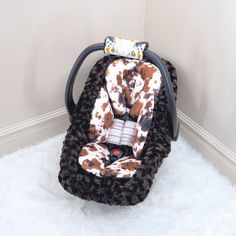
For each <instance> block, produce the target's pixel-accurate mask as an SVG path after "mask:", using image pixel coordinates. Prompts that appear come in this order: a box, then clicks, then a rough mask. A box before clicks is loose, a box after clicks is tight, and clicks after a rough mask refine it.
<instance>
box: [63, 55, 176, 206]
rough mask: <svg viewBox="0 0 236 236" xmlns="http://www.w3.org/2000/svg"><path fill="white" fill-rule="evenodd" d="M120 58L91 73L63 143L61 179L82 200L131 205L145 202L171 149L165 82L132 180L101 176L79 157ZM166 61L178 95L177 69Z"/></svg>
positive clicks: (99, 65) (100, 64)
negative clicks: (95, 109) (108, 77)
mask: <svg viewBox="0 0 236 236" xmlns="http://www.w3.org/2000/svg"><path fill="white" fill-rule="evenodd" d="M118 58H120V57H118V56H105V57H103V58H102V59H100V60H99V61H98V62H97V63H96V64H95V66H94V67H93V68H92V70H91V72H90V74H89V77H88V79H87V81H86V83H85V87H84V89H83V92H82V94H81V96H80V98H79V101H78V103H77V105H76V108H75V110H74V113H73V116H72V120H71V125H70V127H69V128H68V130H67V134H66V137H65V140H64V143H63V148H62V154H61V159H60V172H59V181H60V183H61V185H62V186H63V188H64V189H65V190H66V191H68V192H69V193H71V194H73V195H75V196H77V197H80V198H82V199H86V200H94V201H97V202H99V203H105V204H110V205H122V206H127V205H135V204H138V203H139V202H142V201H143V200H144V199H145V198H146V196H147V195H148V193H149V191H150V188H151V186H152V183H153V179H154V177H155V174H156V173H157V170H158V168H159V167H160V165H161V164H162V161H163V159H164V158H165V157H167V155H168V153H169V152H170V150H171V136H170V127H169V124H168V114H167V97H166V93H165V90H164V85H163V84H162V86H161V89H160V92H159V93H158V96H157V97H156V99H155V107H154V114H153V119H152V124H151V127H150V130H149V133H148V136H147V140H146V143H145V145H144V148H143V150H142V154H141V157H140V159H141V160H142V165H141V168H139V169H138V170H137V171H136V173H135V174H134V175H133V177H132V178H130V179H122V178H116V177H104V178H101V177H97V176H95V175H93V174H90V173H88V172H86V171H85V170H84V169H82V168H81V166H80V165H79V163H78V156H79V154H80V151H81V149H82V147H83V146H84V145H85V144H86V143H88V142H90V140H89V138H88V131H89V125H90V119H91V113H92V110H93V107H94V104H95V101H96V98H97V95H98V93H99V91H100V88H101V86H103V85H104V84H105V71H106V68H107V67H108V65H109V64H110V63H111V62H112V61H114V60H116V59H118ZM163 61H164V62H165V64H166V66H167V68H168V71H169V73H170V76H171V80H172V84H173V88H174V92H175V94H176V93H177V76H176V70H175V68H174V67H173V65H172V64H171V63H170V62H168V61H165V60H163Z"/></svg>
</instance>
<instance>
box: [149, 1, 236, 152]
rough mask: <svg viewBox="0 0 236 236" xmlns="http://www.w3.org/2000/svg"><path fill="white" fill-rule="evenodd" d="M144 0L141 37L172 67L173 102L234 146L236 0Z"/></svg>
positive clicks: (235, 140) (213, 133)
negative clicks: (176, 90) (175, 76)
mask: <svg viewBox="0 0 236 236" xmlns="http://www.w3.org/2000/svg"><path fill="white" fill-rule="evenodd" d="M146 3H147V5H146V20H145V38H146V40H148V41H149V42H150V47H151V48H152V49H153V50H155V51H156V52H157V53H159V54H160V55H161V56H163V57H166V58H167V59H170V60H171V61H172V62H173V63H174V64H175V65H176V67H177V72H178V75H179V77H178V78H179V94H178V108H179V109H180V110H181V111H182V112H184V113H185V114H186V115H188V116H189V117H190V118H191V119H193V120H194V121H195V122H197V123H198V124H199V125H200V126H201V127H203V128H204V129H205V130H207V131H208V132H209V133H211V134H212V135H213V136H215V137H216V138H217V139H218V140H220V141H221V142H222V143H224V144H225V145H226V146H227V147H228V148H229V149H231V150H232V151H234V152H236V134H235V132H236V92H235V91H236V79H235V76H236V66H235V62H236V43H235V42H236V28H235V22H236V14H235V8H236V2H235V1H233V0H227V1H222V0H208V1H204V0H178V1H173V0H147V2H146Z"/></svg>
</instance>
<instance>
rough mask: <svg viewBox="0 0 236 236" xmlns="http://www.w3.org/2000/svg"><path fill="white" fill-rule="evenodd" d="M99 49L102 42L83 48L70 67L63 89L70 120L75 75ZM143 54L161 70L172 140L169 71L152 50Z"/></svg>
mask: <svg viewBox="0 0 236 236" xmlns="http://www.w3.org/2000/svg"><path fill="white" fill-rule="evenodd" d="M100 50H104V43H97V44H93V45H91V46H89V47H87V48H85V49H84V50H83V51H82V53H81V54H80V55H79V57H78V58H77V60H76V61H75V63H74V65H73V67H72V69H71V72H70V74H69V78H68V81H67V84H66V90H65V105H66V109H67V112H68V114H69V117H70V120H71V117H72V114H73V112H74V110H75V106H76V105H75V102H74V99H73V87H74V83H75V79H76V75H77V73H78V71H79V69H80V67H81V65H82V63H83V62H84V60H85V58H86V57H87V56H88V55H89V54H91V53H92V52H95V51H100ZM144 55H145V57H146V58H147V59H148V60H150V61H151V62H152V63H153V64H154V65H155V66H156V67H157V68H158V69H159V70H160V72H161V75H162V79H163V83H164V88H165V91H166V95H167V101H168V121H169V125H170V127H171V137H172V140H173V141H176V140H177V138H178V132H179V123H178V122H177V114H176V102H175V95H174V90H173V87H172V82H171V80H170V75H169V72H168V70H167V68H166V66H165V65H164V63H163V61H162V59H161V58H160V57H159V56H157V55H156V54H155V53H154V52H152V51H150V50H148V49H147V50H146V51H145V52H144Z"/></svg>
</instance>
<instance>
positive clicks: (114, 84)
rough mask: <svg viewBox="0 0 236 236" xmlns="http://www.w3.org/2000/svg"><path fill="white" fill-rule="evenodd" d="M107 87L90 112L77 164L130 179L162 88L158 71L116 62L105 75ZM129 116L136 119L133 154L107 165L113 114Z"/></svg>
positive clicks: (140, 63) (138, 63) (97, 172)
mask: <svg viewBox="0 0 236 236" xmlns="http://www.w3.org/2000/svg"><path fill="white" fill-rule="evenodd" d="M105 79H106V86H103V87H102V88H101V90H100V92H99V95H98V97H97V100H96V102H95V105H94V109H93V111H92V119H91V121H90V130H89V138H90V139H91V143H89V144H87V145H85V146H84V147H83V149H82V151H81V153H80V156H79V163H80V165H81V166H82V168H84V169H85V170H87V171H88V172H91V173H93V174H95V175H97V176H100V177H104V176H116V177H117V178H130V177H132V176H133V175H134V174H135V172H136V170H137V169H138V168H139V167H140V165H141V152H142V149H143V146H144V144H145V141H146V138H147V135H148V131H149V129H150V126H151V121H152V117H153V108H154V99H155V96H156V95H157V93H158V91H159V89H160V86H161V74H160V71H159V69H158V68H157V67H156V66H154V65H152V64H151V63H149V62H144V61H138V60H135V59H124V58H123V59H118V60H116V61H114V62H112V63H111V64H110V65H109V66H108V68H107V70H106V74H105ZM127 111H129V115H130V116H131V117H133V118H135V119H137V123H136V127H135V136H134V142H133V146H132V149H133V155H132V156H125V157H122V158H120V159H119V160H117V161H115V162H113V163H111V164H109V151H108V149H107V147H106V145H105V143H106V141H107V137H108V134H109V129H110V128H111V126H112V121H113V119H114V115H124V114H125V113H126V112H127Z"/></svg>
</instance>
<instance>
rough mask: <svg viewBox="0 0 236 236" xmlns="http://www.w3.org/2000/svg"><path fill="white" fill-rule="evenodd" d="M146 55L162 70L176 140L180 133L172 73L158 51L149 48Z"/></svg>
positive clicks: (173, 134)
mask: <svg viewBox="0 0 236 236" xmlns="http://www.w3.org/2000/svg"><path fill="white" fill-rule="evenodd" d="M144 55H145V57H146V58H147V59H148V60H150V61H151V62H152V63H153V64H154V65H155V66H156V67H157V68H158V69H159V70H160V72H161V75H162V78H163V83H164V88H165V91H166V95H167V101H168V116H169V117H168V119H169V125H170V126H171V129H172V140H173V141H176V140H177V139H178V135H179V122H178V121H177V112H176V100H175V94H174V90H173V86H172V82H171V79H170V74H169V72H168V70H167V68H166V66H165V64H164V63H163V60H162V59H161V58H160V57H159V56H158V55H157V54H156V53H154V52H152V51H150V50H148V49H147V50H146V51H144Z"/></svg>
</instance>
